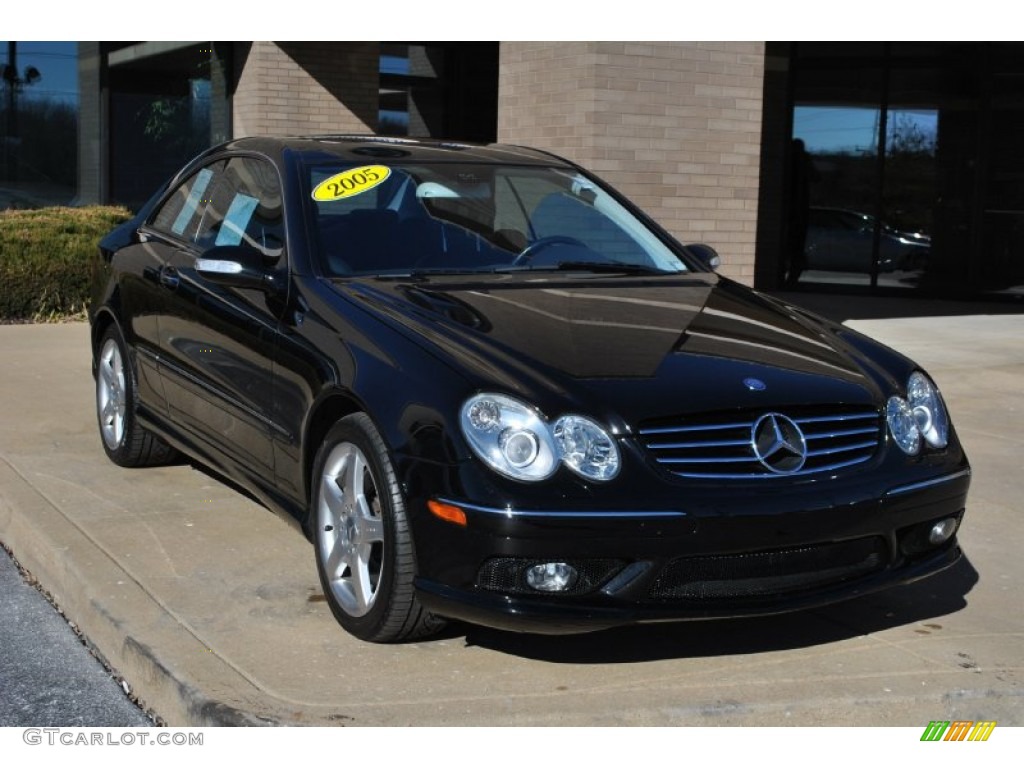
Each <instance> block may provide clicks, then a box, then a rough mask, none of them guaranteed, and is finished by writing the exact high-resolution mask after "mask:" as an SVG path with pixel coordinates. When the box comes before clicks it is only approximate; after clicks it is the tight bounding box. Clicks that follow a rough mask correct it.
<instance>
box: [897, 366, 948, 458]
mask: <svg viewBox="0 0 1024 768" xmlns="http://www.w3.org/2000/svg"><path fill="white" fill-rule="evenodd" d="M907 400H908V401H909V403H910V407H911V409H912V410H913V411H914V420H915V421H916V422H917V428H918V429H919V430H921V437H923V438H924V440H925V442H926V443H928V445H930V446H931V447H932V448H945V447H946V443H947V442H948V441H949V419H948V418H947V417H946V408H945V406H944V405H943V404H942V398H941V397H939V390H937V389H936V388H935V385H934V384H932V382H931V381H930V380H929V378H928V377H927V376H925V375H924V374H923V373H921V372H920V371H918V372H916V373H912V374H911V375H910V380H909V381H907Z"/></svg>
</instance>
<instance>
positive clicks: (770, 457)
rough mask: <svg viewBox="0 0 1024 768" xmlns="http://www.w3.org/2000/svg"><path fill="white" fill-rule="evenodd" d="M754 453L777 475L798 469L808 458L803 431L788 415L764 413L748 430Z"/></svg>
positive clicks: (790, 472)
mask: <svg viewBox="0 0 1024 768" xmlns="http://www.w3.org/2000/svg"><path fill="white" fill-rule="evenodd" d="M750 443H751V447H752V448H753V449H754V456H756V457H757V460H758V461H760V462H761V463H762V464H763V465H764V466H765V467H767V468H768V469H769V470H771V471H772V472H774V473H775V474H777V475H791V474H793V473H794V472H799V471H800V469H801V467H803V465H804V462H805V461H806V460H807V441H806V440H805V439H804V433H803V432H801V431H800V427H798V426H797V425H796V422H795V421H793V420H792V419H791V418H789V417H788V416H783V415H782V414H781V413H766V414H765V415H764V416H762V417H761V418H759V419H758V420H757V421H755V422H754V426H753V427H752V428H751V430H750Z"/></svg>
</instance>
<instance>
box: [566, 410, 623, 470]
mask: <svg viewBox="0 0 1024 768" xmlns="http://www.w3.org/2000/svg"><path fill="white" fill-rule="evenodd" d="M552 431H553V432H554V436H555V444H556V445H557V446H558V448H559V450H560V451H561V454H562V461H563V462H565V465H566V466H567V467H569V469H571V470H572V471H573V472H576V473H577V474H580V475H583V477H586V478H588V479H590V480H611V479H612V478H613V477H615V475H617V474H618V473H619V450H618V448H616V447H615V442H614V441H613V440H612V439H611V438H610V437H609V436H608V433H607V432H605V431H604V430H603V429H601V427H599V426H598V425H597V424H595V423H594V422H592V421H591V420H590V419H585V418H583V417H582V416H563V417H562V418H560V419H559V420H558V421H556V422H555V426H554V429H553V430H552Z"/></svg>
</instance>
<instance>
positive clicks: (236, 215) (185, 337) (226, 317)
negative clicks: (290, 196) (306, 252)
mask: <svg viewBox="0 0 1024 768" xmlns="http://www.w3.org/2000/svg"><path fill="white" fill-rule="evenodd" d="M204 170H208V171H210V176H209V178H208V180H207V183H206V184H205V187H204V191H203V192H202V194H201V195H200V196H199V198H198V204H197V205H196V206H195V210H194V212H193V213H192V217H193V219H192V220H190V222H189V224H188V225H187V226H186V228H185V232H186V233H187V234H188V235H189V237H187V238H186V239H185V242H181V243H180V244H179V246H180V247H178V248H177V249H175V250H174V252H173V253H171V254H170V255H169V256H168V259H167V263H166V265H165V266H164V268H163V272H162V273H161V285H162V286H163V287H164V289H165V290H166V291H168V293H170V294H172V295H173V296H174V299H173V301H172V302H170V303H169V304H168V309H167V310H166V311H164V312H163V313H162V314H161V316H160V318H159V325H160V329H159V335H160V366H159V370H160V374H161V379H162V381H163V387H164V392H165V395H166V400H167V408H168V413H169V417H170V419H171V420H172V421H173V422H174V423H175V424H176V425H178V427H179V428H181V429H182V430H183V431H184V432H185V433H187V434H186V439H192V440H194V441H196V443H197V447H198V448H199V450H200V451H201V452H204V453H207V454H208V453H209V451H210V449H213V451H214V452H215V453H216V454H217V455H215V456H214V458H219V457H221V456H223V457H227V458H228V459H229V460H231V461H232V462H233V463H234V464H235V465H236V468H237V469H238V470H240V471H241V472H242V474H244V475H247V476H248V477H249V479H251V480H252V481H253V482H255V483H256V484H258V485H267V484H269V483H271V482H272V478H273V476H274V454H273V447H272V446H273V436H274V432H275V430H280V429H281V427H279V426H278V425H277V424H276V423H275V421H274V420H273V418H272V416H271V414H272V412H273V410H272V406H273V368H272V365H273V364H272V360H273V356H274V348H275V346H276V345H277V343H278V342H277V340H278V319H279V317H280V314H281V312H282V311H283V307H284V297H279V296H275V295H270V294H267V293H265V292H264V291H261V290H255V289H242V288H233V287H227V286H224V285H219V284H215V283H213V282H211V281H209V280H206V279H204V278H203V277H202V276H201V275H200V274H199V273H197V271H196V269H195V265H196V259H198V258H200V257H202V256H203V254H204V253H206V252H207V251H208V250H209V249H210V248H213V247H214V246H221V245H247V246H249V247H252V248H255V249H256V250H258V251H260V252H261V253H262V254H263V257H264V262H265V265H266V267H267V268H268V269H276V268H277V267H278V265H279V263H283V260H284V250H285V243H284V219H283V215H282V213H283V208H282V199H281V184H280V179H279V177H278V174H277V171H276V169H275V168H274V166H273V165H272V164H271V163H270V162H269V161H267V160H265V159H262V158H258V157H251V156H231V157H226V158H223V159H222V160H220V161H217V162H214V163H212V164H211V165H209V166H207V168H205V169H204ZM200 173H202V171H201V172H200Z"/></svg>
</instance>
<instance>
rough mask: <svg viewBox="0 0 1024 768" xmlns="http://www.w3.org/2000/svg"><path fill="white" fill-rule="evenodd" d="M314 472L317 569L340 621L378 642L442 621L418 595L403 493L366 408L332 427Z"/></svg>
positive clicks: (407, 636)
mask: <svg viewBox="0 0 1024 768" xmlns="http://www.w3.org/2000/svg"><path fill="white" fill-rule="evenodd" d="M313 477H314V483H315V485H314V488H313V499H312V504H313V509H312V514H313V526H314V532H313V533H314V535H313V539H314V545H315V547H316V564H317V571H318V573H319V574H320V584H321V585H322V586H323V590H324V595H325V596H326V598H327V604H328V605H329V606H330V607H331V612H332V613H333V614H334V617H335V618H336V619H337V620H338V622H339V623H340V624H341V625H342V626H343V627H344V628H345V629H346V630H348V632H350V633H351V634H353V635H355V636H356V637H358V638H360V639H361V640H367V641H370V642H375V643H390V642H399V641H402V640H412V639H414V638H417V637H423V636H425V635H428V634H432V633H433V632H436V631H437V630H438V629H440V628H441V626H442V625H443V623H444V622H443V621H442V620H441V619H438V618H437V617H435V616H434V615H433V614H431V613H428V612H427V611H426V610H425V609H424V608H422V606H420V605H419V602H418V601H417V599H416V595H415V591H414V589H413V579H414V577H415V573H416V562H415V554H414V550H413V543H412V534H411V533H410V531H409V525H408V521H407V520H406V515H405V501H404V499H403V497H402V492H401V489H400V488H399V485H398V481H397V479H396V478H395V471H394V468H393V467H392V465H391V459H390V457H389V456H388V452H387V448H386V446H385V445H384V440H383V438H381V436H380V433H379V432H378V431H377V429H376V427H374V425H373V422H372V421H371V420H370V418H369V417H368V416H366V414H363V413H357V414H353V415H351V416H347V417H346V418H344V419H342V420H341V421H339V422H338V423H337V424H335V425H334V427H332V428H331V430H330V432H328V433H327V437H326V438H325V439H324V443H323V445H322V446H321V447H320V450H319V452H318V453H317V457H316V463H315V466H314V475H313Z"/></svg>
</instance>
